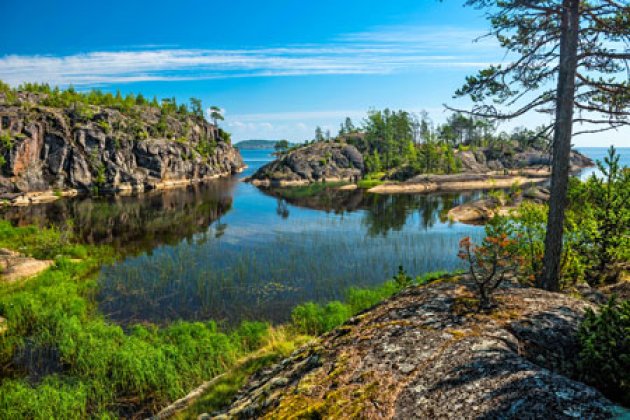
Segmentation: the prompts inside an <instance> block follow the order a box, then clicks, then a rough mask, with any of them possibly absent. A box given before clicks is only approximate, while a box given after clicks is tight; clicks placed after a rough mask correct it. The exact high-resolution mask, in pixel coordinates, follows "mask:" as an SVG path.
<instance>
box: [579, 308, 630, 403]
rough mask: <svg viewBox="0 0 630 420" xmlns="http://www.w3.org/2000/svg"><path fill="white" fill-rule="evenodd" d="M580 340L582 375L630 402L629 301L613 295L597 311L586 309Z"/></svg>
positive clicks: (618, 400) (608, 392)
mask: <svg viewBox="0 0 630 420" xmlns="http://www.w3.org/2000/svg"><path fill="white" fill-rule="evenodd" d="M579 340H580V356H579V370H580V374H581V376H582V379H583V380H584V381H586V382H588V383H590V384H592V385H594V386H596V387H597V388H598V389H600V390H601V391H602V392H603V393H604V394H605V395H606V396H608V397H609V398H611V399H612V400H614V401H617V402H619V403H621V404H623V405H625V406H628V405H630V301H629V300H625V301H622V302H617V301H616V300H615V299H614V298H612V299H611V300H610V301H609V302H608V303H607V304H606V305H604V306H602V307H601V308H600V312H599V313H598V314H597V313H595V312H593V311H592V310H591V309H587V312H586V317H585V319H584V321H583V322H582V324H581V325H580V330H579Z"/></svg>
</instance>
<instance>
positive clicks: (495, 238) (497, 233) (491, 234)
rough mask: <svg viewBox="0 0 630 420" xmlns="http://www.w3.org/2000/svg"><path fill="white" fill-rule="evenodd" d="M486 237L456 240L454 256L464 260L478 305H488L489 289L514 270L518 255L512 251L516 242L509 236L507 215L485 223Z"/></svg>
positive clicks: (518, 261) (492, 288)
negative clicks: (474, 285)
mask: <svg viewBox="0 0 630 420" xmlns="http://www.w3.org/2000/svg"><path fill="white" fill-rule="evenodd" d="M485 230H486V237H485V238H484V239H483V241H482V242H481V244H480V245H475V244H473V243H472V241H471V240H470V237H465V238H463V239H462V240H461V241H460V243H459V246H460V250H459V253H458V257H459V258H461V259H462V260H464V261H466V263H467V264H468V272H469V273H470V276H471V277H472V279H473V281H474V282H475V284H476V286H477V291H478V296H479V309H480V310H487V309H489V308H490V307H491V306H492V300H491V299H492V293H493V292H494V291H495V290H496V289H497V288H498V287H499V286H500V285H501V283H502V282H503V281H504V280H505V278H506V276H507V275H509V274H516V273H517V272H518V270H519V268H520V266H521V264H522V259H521V258H520V257H519V256H518V254H517V253H516V250H517V249H518V242H517V241H515V240H514V239H512V236H513V235H512V231H511V225H510V223H509V221H508V219H506V218H503V217H498V216H495V217H494V218H493V219H492V220H490V222H489V223H488V224H487V225H486V229H485Z"/></svg>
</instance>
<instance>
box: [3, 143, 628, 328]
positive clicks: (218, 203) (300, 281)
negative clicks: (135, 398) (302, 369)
mask: <svg viewBox="0 0 630 420" xmlns="http://www.w3.org/2000/svg"><path fill="white" fill-rule="evenodd" d="M584 152H585V153H587V154H588V155H589V156H592V157H594V158H598V159H601V158H603V156H604V154H605V149H601V150H600V149H588V150H584ZM621 152H622V156H623V159H624V162H626V164H628V157H630V153H629V152H630V151H629V150H628V149H625V150H622V151H621ZM269 153H270V152H269V151H264V150H252V151H247V150H245V151H243V152H242V154H243V158H244V160H245V162H246V163H247V165H249V168H248V169H247V170H246V171H245V172H244V173H242V174H240V175H239V176H238V177H233V178H230V179H222V180H217V181H215V182H210V183H208V184H205V185H197V186H194V187H189V188H181V189H176V190H171V191H162V192H154V193H147V194H144V195H141V196H137V197H115V198H113V197H112V198H101V199H93V198H83V199H70V200H59V201H57V202H55V203H51V204H46V205H39V206H32V207H27V208H12V209H6V210H4V214H3V217H4V218H7V219H10V220H12V221H13V222H14V223H16V224H28V223H37V224H39V225H50V224H55V225H67V224H68V221H72V224H71V228H72V229H74V231H75V232H76V233H77V234H78V235H79V236H80V237H81V238H83V239H84V240H85V241H87V242H89V243H108V244H111V245H113V246H115V247H116V248H117V249H119V250H120V251H121V252H122V254H123V255H124V258H123V259H122V260H121V261H118V262H117V263H115V264H113V265H110V266H106V267H103V269H102V270H101V272H100V274H99V277H98V279H99V285H100V287H99V291H98V294H97V296H96V299H97V301H98V304H99V308H100V310H101V311H102V312H103V313H104V314H105V315H106V316H107V317H109V318H110V319H112V320H114V321H117V322H120V323H123V324H127V323H131V322H146V321H148V322H156V323H165V322H170V321H173V320H176V319H187V320H198V319H208V318H212V319H216V320H219V321H225V322H226V323H229V324H233V323H236V322H239V321H241V320H245V319H250V320H251V319H254V320H269V321H272V322H282V321H285V320H286V319H287V318H288V317H289V315H290V311H291V309H292V308H293V307H294V306H295V305H297V304H299V303H301V302H304V301H307V300H314V301H319V302H324V301H328V300H331V299H336V298H340V297H342V296H343V294H344V291H345V290H347V289H348V288H349V287H352V286H369V285H377V284H379V283H382V282H383V281H384V280H386V279H387V278H390V277H391V276H392V275H393V274H394V273H395V272H396V271H397V269H398V266H399V265H402V266H403V267H404V268H405V269H406V271H407V272H408V273H410V274H412V275H417V274H422V273H425V272H429V271H435V270H443V269H444V270H452V269H455V268H460V267H462V266H461V262H460V261H459V260H458V258H457V256H456V254H457V249H458V242H459V240H460V239H461V238H462V237H464V236H472V237H473V238H476V239H478V238H480V237H481V236H482V234H483V228H481V227H478V226H468V225H463V224H458V223H455V224H452V223H449V222H448V221H447V219H446V212H447V211H448V209H450V208H451V207H452V206H454V205H457V204H459V203H462V202H464V201H468V200H471V199H473V198H475V197H476V196H478V194H476V193H469V194H455V195H453V194H429V195H398V196H394V195H392V196H388V195H373V194H367V193H364V192H362V191H337V190H330V191H327V192H326V193H324V194H321V195H319V196H317V197H313V198H306V199H291V198H283V197H281V196H280V195H279V194H278V193H277V192H274V191H263V190H260V189H258V188H256V187H254V186H252V185H250V184H247V183H243V182H240V181H239V179H240V178H242V177H244V176H247V175H248V174H251V173H252V172H253V171H255V170H256V169H257V168H259V167H260V166H262V165H263V164H264V163H265V162H267V161H269V160H270V159H271V156H270V154H269Z"/></svg>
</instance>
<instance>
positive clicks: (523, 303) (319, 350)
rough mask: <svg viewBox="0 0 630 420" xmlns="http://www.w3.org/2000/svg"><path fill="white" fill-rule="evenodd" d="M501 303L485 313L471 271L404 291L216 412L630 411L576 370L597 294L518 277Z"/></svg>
mask: <svg viewBox="0 0 630 420" xmlns="http://www.w3.org/2000/svg"><path fill="white" fill-rule="evenodd" d="M496 301H497V302H498V305H497V308H496V309H495V310H494V311H493V312H492V313H489V314H482V313H477V312H476V310H475V303H474V295H473V294H472V292H471V286H470V285H469V284H467V283H466V282H465V281H463V282H457V281H441V282H436V283H433V284H430V285H428V286H425V287H415V288H410V289H406V290H405V291H403V292H402V293H400V294H399V295H397V296H395V297H393V298H391V299H390V300H388V301H385V302H383V303H381V304H379V305H377V306H376V307H374V308H372V309H370V310H368V311H366V312H364V313H362V314H360V315H358V316H356V317H354V318H352V319H351V320H350V321H348V322H347V323H346V324H345V325H343V326H342V327H340V328H338V329H336V330H334V331H332V332H330V333H328V334H326V335H324V336H323V337H321V338H320V339H318V340H317V341H316V342H313V343H312V344H310V345H308V346H307V347H305V348H302V349H301V350H299V351H297V352H295V353H294V354H293V355H292V356H291V357H290V358H288V359H286V360H284V361H283V362H281V363H279V364H277V365H275V366H274V367H272V368H271V369H267V370H265V371H263V372H259V373H258V374H256V375H254V376H253V377H252V378H250V381H249V384H248V385H246V386H245V387H244V388H243V389H242V390H241V392H240V393H239V394H238V395H237V397H236V399H235V400H234V401H233V403H232V405H231V406H230V407H229V408H228V409H226V410H225V411H224V412H221V413H214V415H215V416H217V418H258V417H265V418H302V417H304V418H307V417H308V418H354V417H358V418H401V419H402V418H404V419H407V418H458V419H460V418H587V419H588V418H590V419H594V418H610V417H612V413H613V411H614V410H622V411H623V409H621V408H619V407H617V406H615V405H614V404H612V403H611V402H610V401H608V400H607V399H606V398H604V397H603V396H602V395H601V394H600V393H599V392H598V391H597V390H595V389H593V388H591V387H589V386H587V385H585V384H583V383H581V382H578V381H576V380H574V379H572V377H573V375H574V371H575V364H576V355H577V342H576V332H577V329H578V325H579V323H580V321H581V319H582V317H583V314H584V311H585V309H586V308H587V307H589V305H590V304H589V303H587V302H583V301H579V300H576V299H573V298H570V297H568V296H565V295H562V294H558V293H550V292H546V291H543V290H539V289H534V288H521V287H518V286H516V285H507V286H506V287H505V288H503V289H500V290H499V291H498V292H497V294H496ZM617 412H619V411H617ZM208 417H209V416H208Z"/></svg>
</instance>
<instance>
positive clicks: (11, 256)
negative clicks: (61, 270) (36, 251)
mask: <svg viewBox="0 0 630 420" xmlns="http://www.w3.org/2000/svg"><path fill="white" fill-rule="evenodd" d="M53 264H54V262H53V261H52V260H36V259H35V258H30V257H26V256H24V255H22V254H20V253H18V252H14V251H11V250H8V249H2V248H0V270H1V272H0V283H14V282H16V281H20V280H25V279H28V278H31V277H33V276H36V275H38V274H39V273H41V272H42V271H44V270H46V269H47V268H48V267H50V266H51V265H53ZM0 329H1V327H0Z"/></svg>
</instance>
